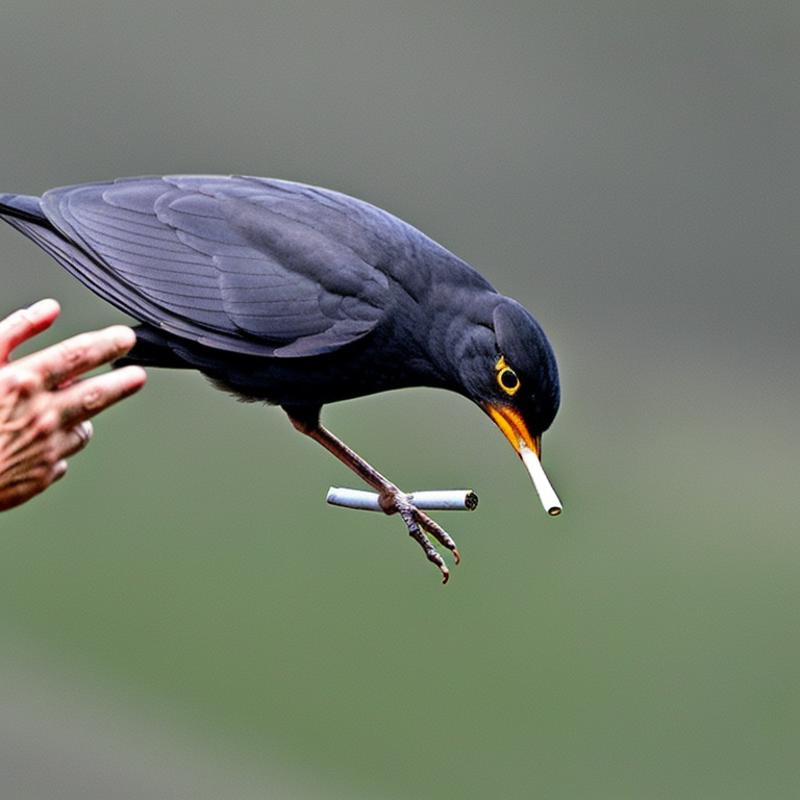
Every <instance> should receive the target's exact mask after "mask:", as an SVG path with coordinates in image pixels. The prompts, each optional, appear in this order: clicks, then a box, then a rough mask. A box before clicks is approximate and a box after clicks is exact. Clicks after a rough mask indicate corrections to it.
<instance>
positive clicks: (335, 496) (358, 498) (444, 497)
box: [325, 486, 478, 511]
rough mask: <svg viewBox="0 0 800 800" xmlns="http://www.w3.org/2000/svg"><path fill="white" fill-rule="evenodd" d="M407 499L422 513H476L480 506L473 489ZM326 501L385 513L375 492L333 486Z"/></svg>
mask: <svg viewBox="0 0 800 800" xmlns="http://www.w3.org/2000/svg"><path fill="white" fill-rule="evenodd" d="M407 497H408V499H409V501H410V502H411V503H413V504H414V505H415V506H416V507H417V508H418V509H420V510H421V511H474V510H475V509H476V508H477V506H478V495H477V494H475V492H473V491H472V489H444V490H441V491H430V492H411V493H410V494H408V495H407ZM325 499H326V500H327V501H328V502H329V503H330V504H331V505H332V506H341V507H342V508H355V509H358V510H360V511H383V509H382V508H381V504H380V502H378V495H377V494H375V493H374V492H363V491H361V490H359V489H344V488H341V487H337V486H331V488H330V489H328V495H327V497H326V498H325Z"/></svg>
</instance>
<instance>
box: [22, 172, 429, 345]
mask: <svg viewBox="0 0 800 800" xmlns="http://www.w3.org/2000/svg"><path fill="white" fill-rule="evenodd" d="M41 206H42V210H43V211H44V214H45V215H46V217H47V219H48V220H49V222H50V223H51V224H52V225H53V226H54V228H55V229H57V230H58V231H59V232H60V233H61V234H62V235H63V236H64V237H66V239H67V240H68V241H71V242H74V243H75V245H74V246H67V247H66V248H65V247H63V245H61V244H60V243H57V242H49V241H48V240H47V239H48V237H47V236H44V237H43V236H42V235H38V236H32V238H35V239H36V241H37V242H38V243H39V244H41V245H42V246H43V247H45V249H47V250H48V252H50V253H51V255H54V256H55V257H56V258H57V260H59V262H60V263H61V264H62V265H64V266H65V267H66V268H67V269H69V270H70V271H71V272H73V273H74V274H75V275H76V276H77V277H78V278H80V279H81V280H82V281H83V282H84V283H86V284H87V285H89V286H90V288H92V289H93V290H94V291H95V292H97V293H98V294H100V295H101V296H102V297H104V298H105V299H108V300H110V301H111V302H113V303H114V304H115V305H117V306H118V307H119V308H121V309H122V310H124V311H126V312H128V313H130V314H132V315H133V316H136V317H138V318H139V319H142V320H143V321H145V322H147V323H149V324H151V325H153V326H158V327H161V328H162V329H164V330H166V331H170V332H173V333H176V334H177V335H180V336H182V337H186V338H191V339H193V340H194V341H197V342H199V343H201V344H205V345H208V346H211V347H219V348H222V349H226V350H231V351H235V352H240V353H248V354H252V355H270V356H278V357H293V356H309V355H319V354H323V353H328V352H332V351H334V350H336V349H338V348H340V347H341V346H343V345H345V344H348V343H350V342H353V341H356V340H358V339H360V338H361V337H363V336H364V335H366V334H367V333H369V332H370V331H371V330H372V329H373V328H374V327H375V325H376V324H377V323H378V322H379V321H380V320H381V318H382V316H383V315H384V312H385V310H386V307H387V303H388V291H387V290H388V285H389V280H388V278H387V275H386V274H385V272H384V271H383V270H382V269H381V267H382V266H383V265H385V264H386V263H388V262H390V261H391V260H392V259H393V257H394V256H395V255H396V253H395V252H393V249H394V248H397V247H398V243H400V244H401V245H402V242H403V239H404V235H405V238H409V235H408V234H407V233H406V229H407V230H408V231H413V229H411V228H410V227H409V226H406V225H405V224H404V223H402V222H400V221H399V220H397V219H395V218H394V217H392V216H391V215H389V214H387V213H385V212H382V211H380V210H379V209H376V208H374V207H372V206H370V205H368V204H366V203H361V202H360V201H357V200H354V199H352V198H347V197H345V196H343V195H338V194H337V193H335V192H329V191H327V190H323V189H315V188H312V187H308V186H304V185H302V184H294V183H289V182H286V181H271V180H266V179H258V178H241V177H214V176H173V177H165V178H130V179H120V180H118V181H114V182H113V183H102V184H85V185H81V186H75V187H67V188H63V189H54V190H51V191H49V192H47V193H46V194H45V195H44V197H43V198H42V202H41ZM25 232H26V233H28V235H31V232H30V231H25ZM381 234H383V235H381ZM398 234H400V235H399V236H398ZM59 248H60V250H61V251H63V252H55V251H56V250H58V249H59Z"/></svg>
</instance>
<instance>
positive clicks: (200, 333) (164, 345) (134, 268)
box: [0, 175, 560, 582]
mask: <svg viewBox="0 0 800 800" xmlns="http://www.w3.org/2000/svg"><path fill="white" fill-rule="evenodd" d="M0 216H2V218H3V219H4V220H5V221H6V222H8V223H9V224H11V225H12V226H13V227H15V228H17V229H18V230H20V231H21V232H22V233H24V234H25V235H26V236H27V237H29V238H30V239H32V240H33V241H34V242H36V244H38V245H39V246H40V247H42V248H43V249H44V250H45V251H47V252H48V253H49V254H50V255H51V256H52V257H53V258H55V260H56V261H58V263H59V264H61V266H62V267H64V268H65V269H66V270H67V271H68V272H70V273H71V274H72V275H74V276H75V277H76V278H78V280H80V281H81V282H82V283H84V284H85V285H86V286H88V287H89V289H91V290H92V291H93V292H95V294H97V295H99V296H100V297H102V298H103V299H105V300H107V301H108V302H110V303H112V304H113V305H115V306H116V307H117V308H119V309H121V310H122V311H124V312H125V313H126V314H129V315H130V316H132V317H135V318H136V319H138V320H139V321H140V322H141V323H142V324H141V325H140V326H139V327H137V329H136V333H137V344H136V346H135V347H134V349H133V350H132V351H131V353H130V354H129V355H128V357H127V358H126V362H127V363H138V364H143V365H146V366H158V367H177V368H194V369H197V370H199V371H200V372H202V373H204V374H205V375H207V376H208V377H209V378H211V379H212V380H213V382H214V383H215V384H216V385H218V386H219V387H222V388H224V389H226V390H229V391H231V392H233V393H235V394H236V395H238V396H240V397H242V398H244V399H247V400H260V401H266V402H267V403H272V404H277V405H280V406H281V407H282V408H283V409H284V411H285V412H286V413H287V414H288V415H289V419H290V420H291V421H292V423H293V425H294V426H295V428H297V430H299V431H300V432H301V433H304V434H306V435H307V436H310V437H311V438H312V439H314V440H315V441H317V442H319V443H320V444H321V445H322V446H323V447H325V448H326V449H328V450H330V451H331V452H332V453H333V454H334V455H335V456H336V457H337V458H338V459H340V460H341V461H343V462H344V463H345V464H346V465H347V466H348V467H350V469H352V470H353V471H354V472H355V473H356V474H357V475H359V477H361V478H362V479H363V480H364V481H366V482H367V483H368V484H369V485H370V486H372V487H373V488H374V489H376V490H377V491H378V492H379V494H380V498H381V506H382V507H383V509H384V510H385V511H386V513H395V512H396V513H398V514H399V515H400V516H401V517H402V519H403V521H404V522H405V524H406V526H407V528H408V531H409V533H410V534H411V536H412V537H413V538H414V539H415V540H416V541H417V542H418V543H419V544H420V546H421V547H422V549H423V550H424V551H425V554H426V556H427V557H428V559H429V560H430V561H432V562H433V563H434V564H436V565H437V566H438V568H439V569H440V570H441V573H442V576H443V580H444V581H445V582H446V581H447V578H448V575H449V572H448V569H447V566H446V565H445V562H444V560H443V559H442V557H441V555H440V554H439V553H438V552H437V551H436V549H435V548H434V546H433V545H432V544H431V542H430V541H429V539H428V536H426V533H427V534H429V535H430V536H432V537H433V538H434V539H436V541H438V542H439V543H441V544H442V545H443V546H444V547H446V548H447V549H448V550H450V551H452V553H453V555H454V557H455V560H456V563H458V560H459V554H458V550H457V549H456V545H455V543H454V542H453V540H452V539H451V538H450V536H449V535H448V534H447V533H446V532H445V531H444V530H443V529H442V528H441V527H440V526H439V525H438V524H437V523H436V522H434V521H433V520H432V519H431V518H430V517H429V516H427V515H426V514H424V513H422V512H421V511H419V510H418V509H417V508H415V507H414V506H413V505H411V503H410V502H409V500H408V497H407V496H406V495H404V494H403V493H402V492H401V491H400V490H399V489H398V488H397V486H395V484H393V483H392V482H391V481H389V480H387V479H386V478H385V477H383V475H381V474H380V473H379V472H378V471H377V470H375V469H374V468H373V467H372V466H370V465H369V464H368V463H367V462H366V461H364V460H363V459H362V458H361V457H360V456H358V455H357V454H356V453H355V452H354V451H353V450H351V449H350V448H349V447H348V446H347V445H346V444H344V442H342V441H340V440H339V439H337V438H336V437H335V436H334V435H333V434H332V433H330V432H329V431H328V430H326V429H325V428H324V427H323V426H322V425H321V424H320V410H321V408H322V406H323V405H324V404H325V403H332V402H335V401H338V400H346V399H348V398H353V397H359V396H363V395H368V394H373V393H376V392H382V391H386V390H388V389H398V388H401V387H409V386H431V387H438V388H441V389H449V390H451V391H454V392H458V393H459V394H461V395H463V396H465V397H468V398H469V399H470V400H472V401H474V402H475V403H477V404H478V405H479V406H480V407H481V408H482V409H483V410H484V411H485V412H486V413H487V414H488V415H489V416H490V417H491V418H492V419H493V420H494V422H495V423H496V424H497V425H498V426H499V427H500V429H501V430H502V432H503V433H504V434H505V436H506V437H507V438H508V439H509V441H510V442H511V444H512V445H513V446H514V448H515V449H516V451H517V452H518V453H519V454H520V455H521V456H522V457H523V460H524V461H525V462H526V466H528V467H529V469H530V470H531V474H532V477H535V475H534V471H535V470H537V469H539V470H540V467H539V460H538V459H539V458H540V456H541V435H542V433H543V432H544V431H545V430H547V429H548V428H549V427H550V425H551V423H552V422H553V419H554V417H555V415H556V412H557V410H558V406H559V380H558V371H557V368H556V361H555V357H554V355H553V350H552V348H551V346H550V343H549V342H548V340H547V338H546V336H545V334H544V332H543V331H542V329H541V327H540V326H539V324H538V323H537V322H536V320H535V319H534V318H533V316H531V314H530V313H528V311H526V310H525V309H524V308H523V307H522V306H521V305H520V304H519V303H517V302H516V301H515V300H512V299H510V298H508V297H504V296H503V295H501V294H499V293H498V292H497V291H496V290H495V289H494V288H493V287H492V286H491V285H490V284H489V283H488V281H486V279H485V278H483V277H482V276H481V275H480V274H478V273H477V272H476V271H475V270H474V269H472V267H470V266H469V265H468V264H466V263H465V262H464V261H462V260H461V259H459V258H457V257H456V256H455V255H453V254H452V253H450V252H449V251H447V250H446V249H445V248H443V247H442V246H441V245H439V244H437V243H436V242H434V241H432V240H431V239H429V238H428V237H427V236H425V235H424V234H422V233H421V232H420V231H418V230H416V229H415V228H413V227H411V226H410V225H408V224H407V223H405V222H403V221H402V220H400V219H398V218H397V217H394V216H392V215H391V214H389V213H388V212H386V211H383V210H381V209H379V208H376V207H375V206H372V205H370V204H369V203H365V202H363V201H360V200H356V199H354V198H352V197H348V196H346V195H344V194H340V193H339V192H334V191H330V190H328V189H321V188H318V187H314V186H308V185H305V184H301V183H293V182H289V181H282V180H271V179H265V178H255V177H236V176H207V175H199V176H198V175H173V176H164V177H140V178H123V179H119V180H116V181H112V182H107V183H92V184H84V185H79V186H70V187H66V188H59V189H52V190H50V191H48V192H46V193H45V194H44V195H43V196H42V197H30V196H26V195H15V194H0ZM542 474H543V473H542ZM537 488H538V486H537ZM559 510H560V509H559V508H551V509H550V511H551V513H558V511H559Z"/></svg>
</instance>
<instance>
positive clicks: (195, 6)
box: [0, 0, 800, 800]
mask: <svg viewBox="0 0 800 800" xmlns="http://www.w3.org/2000/svg"><path fill="white" fill-rule="evenodd" d="M799 48H800V6H798V4H797V3H796V2H769V1H767V2H764V1H763V0H762V2H730V1H723V0H709V1H708V2H704V3H699V4H698V3H694V2H684V1H683V0H680V1H679V2H675V0H670V2H660V1H659V2H650V3H639V2H632V1H630V2H624V1H623V0H614V1H613V2H597V3H582V2H575V1H574V0H567V2H539V1H538V0H537V1H536V2H503V0H501V2H498V3H492V4H489V3H478V2H469V1H468V2H458V3H457V2H432V3H431V2H417V1H416V0H414V1H412V2H406V3H384V2H374V0H332V2H328V3H308V2H297V0H295V2H284V1H281V2H265V1H264V0H259V1H258V2H257V1H256V0H250V1H249V2H232V3H228V4H220V3H211V2H206V1H205V0H201V1H200V2H189V0H179V1H177V2H169V1H168V2H166V3H165V2H155V0H140V1H139V2H137V3H135V4H134V3H125V4H123V3H116V4H115V3H103V2H100V0H76V2H71V3H57V2H55V0H26V1H25V2H24V3H23V2H20V1H19V0H7V2H6V3H4V5H3V9H2V12H1V19H0V109H2V113H0V139H1V140H2V142H3V145H2V154H3V155H2V159H0V189H1V190H3V191H18V192H27V193H40V192H42V191H44V190H45V189H47V188H50V187H51V186H57V185H63V184H68V183H76V182H82V181H88V180H102V179H107V178H111V177H115V176H118V175H135V174H142V173H162V172H220V173H229V172H245V173H250V174H256V175H270V176H274V177H284V178H291V179H296V180H303V181H307V182H311V183H317V184H321V185H324V186H329V187H332V188H336V189H339V190H342V191H345V192H348V193H351V194H354V195H356V196H359V197H363V198H365V199H367V200H370V201H371V202H373V203H376V204H377V205H380V206H383V207H385V208H388V209H389V210H391V211H393V212H394V213H396V214H398V215H400V216H401V217H404V218H405V219H407V220H409V221H410V222H412V223H413V224H415V225H417V226H418V227H420V228H422V229H423V230H424V231H425V232H427V233H428V234H429V235H431V236H433V237H434V238H436V239H438V240H439V241H441V242H442V243H443V244H445V245H446V246H448V247H449V248H450V249H452V250H454V251H455V252H456V253H458V254H459V255H460V256H462V257H463V258H465V259H466V260H468V261H469V262H471V263H472V264H473V265H475V266H476V267H477V268H478V269H479V270H481V271H482V272H484V274H486V275H487V276H488V277H489V278H490V280H491V281H492V282H493V283H494V284H495V285H496V286H497V287H498V288H499V289H500V290H501V291H503V292H504V293H507V294H510V295H512V296H514V297H516V298H518V299H519V300H520V301H522V302H523V303H524V304H525V305H527V306H528V307H529V308H530V309H531V310H532V311H533V312H534V313H535V314H536V316H537V317H538V318H539V320H540V321H541V322H542V324H543V325H544V327H545V329H546V330H547V331H548V333H549V335H550V337H551V339H552V341H553V343H554V345H555V348H556V351H557V353H558V356H559V360H560V365H561V371H562V376H563V398H564V402H563V406H562V411H561V413H560V415H559V417H558V419H557V420H556V424H555V426H554V428H553V430H552V431H551V432H550V433H549V434H548V435H547V436H546V438H545V461H546V464H547V467H548V471H549V473H550V475H551V478H552V479H553V482H554V484H555V486H556V488H557V489H558V490H559V492H560V494H561V496H562V499H563V500H564V502H565V506H566V508H565V513H564V515H563V516H562V517H561V518H559V519H557V520H551V519H548V518H547V517H546V516H545V514H544V513H543V512H542V511H541V508H540V507H539V504H538V501H537V499H536V497H535V495H534V493H533V490H532V488H531V487H530V485H529V483H528V479H527V477H526V475H525V473H524V470H523V469H522V467H521V465H520V464H519V463H518V462H517V460H516V459H515V457H514V455H513V453H512V451H511V450H510V448H509V447H508V445H507V444H506V442H505V441H504V440H503V438H502V436H501V435H500V434H499V432H498V431H497V430H495V429H494V426H492V425H491V423H490V422H489V421H488V420H487V419H486V418H485V417H484V416H483V415H482V414H481V413H480V411H479V410H477V409H476V408H474V407H472V406H471V405H470V404H469V403H467V402H466V401H464V400H460V399H456V398H455V397H454V396H449V395H445V394H444V393H437V392H434V391H427V390H414V391H407V392H399V393H394V394H388V395H384V396H378V397H373V398H367V399H363V400H358V401H353V402H350V403H346V404H341V405H339V406H334V407H330V408H329V409H328V410H327V416H326V420H327V422H328V424H329V425H330V427H332V428H333V430H334V431H336V432H337V433H338V434H339V435H341V436H343V437H344V438H345V440H347V441H348V442H350V443H351V444H352V445H353V446H355V447H356V448H357V449H359V450H360V451H361V452H363V454H364V455H365V456H367V457H368V458H370V459H371V460H372V461H373V462H374V463H375V464H376V465H377V466H378V467H379V468H381V469H382V470H384V471H385V472H386V473H387V474H389V475H390V476H391V477H393V478H394V480H396V481H397V482H398V483H399V484H400V485H401V486H403V487H405V488H408V489H413V488H445V487H451V486H465V485H466V486H474V487H475V488H476V489H477V490H478V492H479V493H480V496H481V505H480V507H479V509H478V511H477V512H476V513H475V514H472V515H468V514H464V515H459V514H452V515H440V519H442V520H443V521H444V523H445V524H446V525H447V526H448V527H449V529H450V530H451V532H453V534H454V535H455V537H456V539H457V541H458V542H459V545H460V548H461V551H462V553H463V555H464V563H463V564H462V566H461V567H460V568H459V569H458V570H456V573H455V575H454V577H453V580H452V581H451V582H450V585H449V586H448V587H447V588H446V589H444V588H443V587H442V586H441V585H440V584H439V581H438V579H437V575H436V572H435V570H434V569H433V568H432V567H431V566H430V565H428V564H427V563H425V561H424V559H423V558H422V557H421V554H420V553H419V552H418V548H417V547H416V546H415V545H413V543H412V542H410V541H408V539H407V536H406V535H405V533H404V530H403V528H402V526H401V525H400V524H399V523H398V521H397V520H395V519H388V518H383V517H378V516H377V515H369V514H360V513H356V512H347V511H342V510H335V509H331V508H329V507H327V506H326V505H325V503H324V500H323V498H324V494H325V490H326V489H327V487H328V486H329V485H330V484H339V485H355V484H354V481H353V479H352V478H351V476H350V475H349V473H347V472H346V470H345V469H344V468H343V467H341V466H339V465H338V464H337V463H336V462H335V461H334V460H333V459H332V458H331V457H330V456H328V455H327V454H325V453H324V452H322V450H321V449H320V448H318V447H317V446H315V445H314V444H313V443H310V442H309V441H307V440H305V439H303V438H302V437H300V436H298V435H297V434H296V433H295V432H294V431H293V430H292V429H291V427H290V425H289V424H288V422H287V420H286V419H285V417H284V415H283V414H282V413H281V412H280V411H277V410H274V409H263V408H261V407H257V406H243V405H240V404H237V403H235V402H233V401H232V400H231V399H230V398H228V397H226V396H224V395H223V394H221V393H218V392H216V391H214V390H213V389H212V388H211V387H210V386H209V385H207V384H206V382H205V381H204V380H203V379H202V378H201V377H200V376H199V375H195V374H177V373H167V372H163V373H158V372H151V376H150V382H149V385H148V387H147V389H146V391H145V392H144V393H143V394H142V395H140V396H138V397H137V398H136V399H134V400H131V401H130V402H128V403H127V404H125V405H123V406H121V407H119V408H117V409H114V410H113V411H111V412H109V413H107V414H106V415H104V416H103V417H101V418H99V419H98V421H97V425H96V430H97V434H96V437H95V440H94V441H93V443H92V445H91V447H90V448H89V450H88V451H87V452H86V453H85V454H82V455H81V456H79V457H76V458H75V459H74V460H73V463H72V466H71V469H70V473H69V476H68V478H67V479H66V480H64V481H63V482H62V483H60V484H59V485H58V486H57V487H54V488H53V489H52V490H51V491H49V492H47V493H46V494H45V495H43V496H42V497H41V498H40V499H38V500H37V501H35V502H32V503H31V504H29V505H27V506H25V507H23V508H20V509H18V510H15V511H13V512H9V513H7V514H3V515H2V519H0V533H1V534H2V535H1V536H0V653H1V654H2V655H0V686H2V688H1V689H0V796H2V797H4V798H5V797H8V798H29V797H30V798H37V799H39V800H40V799H41V798H45V797H59V798H71V797H76V798H87V797H89V798H93V797H97V798H118V797H119V798H153V797H180V798H183V797H187V798H189V797H191V798H199V797H206V796H207V797H231V798H233V797H236V798H239V797H242V798H243V797H270V798H314V799H317V798H319V799H322V798H425V799H427V798H430V799H431V800H434V799H436V798H464V799H465V800H471V799H472V798H476V799H477V798H487V797H502V798H531V797H546V798H565V799H571V798H592V800H596V799H598V798H609V800H611V799H612V798H613V799H614V800H621V799H622V798H636V799H637V800H638V799H640V798H645V799H650V798H653V799H655V798H704V799H706V800H707V799H709V798H726V800H730V798H753V797H761V798H795V797H797V796H799V795H800V767H798V752H799V750H798V748H800V699H799V697H798V691H799V687H798V659H799V658H800V625H798V607H799V606H800V533H798V530H799V529H800V524H799V521H800V497H799V495H800V491H798V457H797V440H798V434H800V426H799V425H798V394H799V393H798V389H800V371H799V370H798V344H800V330H798V314H797V309H798V301H799V300H800V296H799V295H800V277H798V255H800V247H799V246H798V245H800V241H798V231H799V230H800V225H798V222H800V213H799V212H800V201H799V200H798V189H797V187H798V185H800V156H798V147H797V143H798V130H799V129H800V93H798V86H800V61H798V53H799V52H800V49H799ZM0 253H1V254H2V255H1V256H0V270H2V287H3V292H2V303H1V304H0V311H2V312H10V311H11V310H13V309H14V308H16V307H18V306H20V305H23V304H26V303H29V302H32V301H33V300H36V299H38V298H40V297H43V296H54V297H57V298H58V299H59V300H60V301H61V303H62V306H63V309H64V311H63V315H62V318H61V320H60V321H59V323H58V324H57V326H56V329H55V331H54V332H53V333H52V335H48V336H47V337H43V338H42V340H41V341H42V343H44V342H45V341H48V342H49V341H56V340H57V339H59V338H63V337H65V336H66V335H68V334H71V333H74V332H78V331H80V330H83V329H87V328H93V327H97V326H100V325H103V324H107V323H111V322H114V321H117V320H119V319H120V315H119V314H117V313H116V312H115V311H114V310H113V309H111V308H110V307H107V306H106V305H104V304H103V303H102V302H101V301H99V300H97V299H96V298H94V297H93V296H92V295H91V294H89V293H88V292H87V291H86V290H84V289H83V288H82V287H81V286H80V285H78V284H77V283H76V282H74V281H73V280H72V279H70V278H69V277H68V276H67V275H66V274H65V273H63V272H62V271H61V270H60V269H59V268H58V267H57V266H56V265H55V263H54V262H51V261H50V260H49V258H48V257H47V256H46V255H44V254H43V253H42V252H40V251H39V250H38V249H36V248H35V247H34V246H33V245H32V244H30V243H28V242H27V241H25V240H24V239H23V238H22V237H21V236H20V235H18V234H17V233H15V232H14V231H12V230H11V229H10V228H7V229H6V228H3V229H1V230H0Z"/></svg>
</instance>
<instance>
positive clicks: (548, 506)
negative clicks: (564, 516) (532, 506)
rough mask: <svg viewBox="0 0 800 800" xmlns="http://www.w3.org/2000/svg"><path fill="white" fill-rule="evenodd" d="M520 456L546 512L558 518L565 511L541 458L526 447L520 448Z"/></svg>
mask: <svg viewBox="0 0 800 800" xmlns="http://www.w3.org/2000/svg"><path fill="white" fill-rule="evenodd" d="M519 454H520V456H521V457H522V462H523V464H525V467H526V469H527V470H528V474H529V475H530V476H531V480H532V481H533V485H534V487H535V488H536V492H537V494H538V495H539V499H540V500H541V501H542V505H543V506H544V510H545V511H546V512H547V513H548V514H549V515H550V516H551V517H557V516H558V515H559V514H560V513H561V511H562V510H563V506H562V505H561V501H560V500H559V499H558V495H557V494H556V492H555V489H553V487H552V485H551V484H550V479H549V478H548V477H547V474H546V473H545V471H544V467H542V462H541V461H539V456H537V455H536V453H534V452H533V450H531V449H529V448H528V447H525V446H524V445H522V446H521V447H520V450H519Z"/></svg>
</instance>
